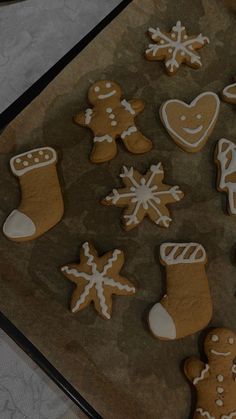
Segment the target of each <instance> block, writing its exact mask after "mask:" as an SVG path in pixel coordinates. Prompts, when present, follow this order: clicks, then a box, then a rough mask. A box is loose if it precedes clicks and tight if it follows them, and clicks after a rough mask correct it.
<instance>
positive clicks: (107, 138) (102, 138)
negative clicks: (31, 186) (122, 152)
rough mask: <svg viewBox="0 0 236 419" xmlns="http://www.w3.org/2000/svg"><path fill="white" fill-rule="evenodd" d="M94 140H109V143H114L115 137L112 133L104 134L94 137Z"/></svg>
mask: <svg viewBox="0 0 236 419" xmlns="http://www.w3.org/2000/svg"><path fill="white" fill-rule="evenodd" d="M93 141H94V142H95V143H102V142H103V141H107V142H108V143H112V141H113V138H112V137H111V136H110V135H108V134H107V135H102V136H101V137H94V139H93Z"/></svg>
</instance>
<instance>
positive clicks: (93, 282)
mask: <svg viewBox="0 0 236 419" xmlns="http://www.w3.org/2000/svg"><path fill="white" fill-rule="evenodd" d="M82 247H83V251H84V255H85V256H86V257H87V265H88V266H90V267H91V270H92V272H91V273H90V274H88V273H85V272H79V271H78V270H77V269H76V268H72V269H70V268H69V267H68V266H63V267H62V269H61V270H62V271H63V272H66V273H67V274H69V275H73V276H75V277H77V278H83V279H85V280H86V281H87V282H88V283H87V284H86V286H85V288H84V290H83V292H82V294H81V295H80V297H79V299H78V300H77V302H76V304H75V306H74V307H73V309H72V311H73V312H76V311H77V310H78V309H79V308H80V307H81V305H82V304H83V303H84V302H85V299H86V297H87V296H88V295H89V293H90V290H91V289H92V288H93V287H94V288H95V289H96V293H97V297H98V301H99V304H100V307H101V310H102V313H103V315H104V316H105V317H106V318H107V319H110V317H111V316H110V314H109V312H108V306H107V304H106V299H105V296H104V285H108V286H110V287H113V288H118V289H119V290H126V291H128V292H133V293H134V292H135V288H134V287H130V286H128V285H124V284H121V283H120V282H119V281H118V280H115V279H113V278H111V277H109V274H108V271H109V269H111V268H112V267H113V263H114V262H116V260H117V258H118V256H119V255H120V254H121V251H120V250H118V249H116V250H114V252H113V253H112V256H111V258H110V259H109V260H108V262H107V264H106V265H105V266H104V268H103V270H102V272H99V270H98V268H97V264H96V262H95V260H94V256H93V255H92V254H91V253H90V248H89V244H88V243H87V242H86V243H84V244H83V246H82Z"/></svg>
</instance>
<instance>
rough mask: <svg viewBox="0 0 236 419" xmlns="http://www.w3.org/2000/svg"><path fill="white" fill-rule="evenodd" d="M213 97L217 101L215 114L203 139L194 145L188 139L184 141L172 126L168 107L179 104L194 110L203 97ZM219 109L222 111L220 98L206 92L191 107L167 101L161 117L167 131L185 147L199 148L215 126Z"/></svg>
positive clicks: (174, 100)
mask: <svg viewBox="0 0 236 419" xmlns="http://www.w3.org/2000/svg"><path fill="white" fill-rule="evenodd" d="M205 96H207V97H212V98H213V99H214V100H215V113H214V115H213V117H212V119H211V121H210V122H209V124H208V126H207V127H206V129H205V130H204V132H203V133H202V135H201V137H200V138H198V139H197V140H196V141H195V142H194V143H192V144H191V143H190V142H189V141H187V140H186V139H184V138H183V137H182V136H181V135H180V134H179V133H177V132H176V131H175V130H174V128H173V127H172V126H171V124H170V122H169V119H168V115H167V111H166V109H167V106H168V105H169V103H177V104H180V105H185V106H187V107H189V108H194V106H195V105H196V104H197V102H198V101H199V100H200V99H201V98H203V97H205ZM219 109H220V100H219V98H218V96H217V95H216V94H215V93H213V92H204V93H201V94H200V95H199V96H197V97H196V98H195V99H194V100H193V101H192V102H191V103H190V105H186V103H184V102H182V101H181V100H178V99H170V100H167V101H166V102H165V103H164V104H163V105H162V106H161V108H160V115H161V118H162V120H163V122H164V124H165V126H166V128H167V130H168V131H169V132H170V133H171V134H172V135H174V136H175V137H177V138H178V139H179V140H180V142H181V143H182V144H184V145H187V146H188V147H189V148H193V149H194V148H197V147H198V146H199V144H201V142H202V141H203V140H204V139H205V138H206V136H207V135H208V132H210V131H211V129H212V127H213V126H214V124H215V122H216V119H217V117H218V114H219ZM185 129H186V128H185Z"/></svg>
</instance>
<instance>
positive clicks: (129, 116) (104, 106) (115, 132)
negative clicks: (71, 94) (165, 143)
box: [74, 80, 152, 163]
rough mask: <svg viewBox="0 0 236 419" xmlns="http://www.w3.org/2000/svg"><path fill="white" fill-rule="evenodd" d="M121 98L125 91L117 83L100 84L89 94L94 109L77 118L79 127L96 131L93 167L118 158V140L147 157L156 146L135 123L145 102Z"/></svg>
mask: <svg viewBox="0 0 236 419" xmlns="http://www.w3.org/2000/svg"><path fill="white" fill-rule="evenodd" d="M121 97H122V91H121V88H120V86H119V85H118V84H117V83H115V82H114V81H109V80H100V81H97V82H96V83H94V84H93V85H92V86H91V87H90V89H89V92H88V99H89V102H90V103H91V104H92V105H93V108H88V109H86V111H85V112H80V113H79V114H78V115H76V116H75V118H74V120H75V122H76V123H77V124H78V125H82V126H86V127H88V128H90V129H91V130H92V131H93V134H94V139H93V141H94V146H93V150H92V154H91V157H90V158H91V161H92V162H93V163H103V162H106V161H108V160H111V159H113V158H114V157H115V156H116V154H117V144H116V139H117V138H118V137H119V138H121V139H122V141H123V143H124V145H125V147H126V148H127V150H129V151H130V152H131V153H134V154H140V153H146V152H147V151H150V150H151V148H152V142H151V141H150V140H149V139H147V138H146V137H144V136H143V134H142V133H141V132H140V131H139V129H138V128H137V126H136V124H135V121H134V119H135V117H136V116H137V115H138V114H139V113H140V112H142V110H143V109H144V102H143V101H142V100H140V99H132V100H130V101H127V100H126V99H121Z"/></svg>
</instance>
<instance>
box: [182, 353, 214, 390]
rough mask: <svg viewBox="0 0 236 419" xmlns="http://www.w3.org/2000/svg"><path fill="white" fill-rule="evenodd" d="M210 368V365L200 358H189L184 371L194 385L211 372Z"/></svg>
mask: <svg viewBox="0 0 236 419" xmlns="http://www.w3.org/2000/svg"><path fill="white" fill-rule="evenodd" d="M208 369H209V367H208V365H205V364H204V362H202V361H200V360H199V359H198V358H194V357H192V358H188V359H186V361H185V363H184V373H185V375H186V376H187V378H188V379H189V381H191V382H192V383H193V384H194V385H196V384H197V382H198V381H200V380H202V379H203V378H204V377H206V376H207V375H208V374H209V373H208Z"/></svg>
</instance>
